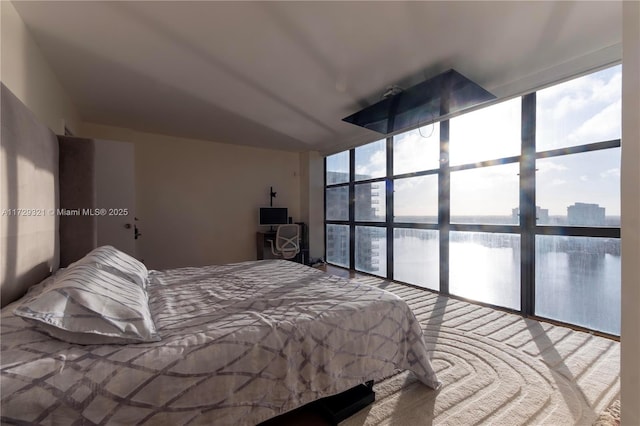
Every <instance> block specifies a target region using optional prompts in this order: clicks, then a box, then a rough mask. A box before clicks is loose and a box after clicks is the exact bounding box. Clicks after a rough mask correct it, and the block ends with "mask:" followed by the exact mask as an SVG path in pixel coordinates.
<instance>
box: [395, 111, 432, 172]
mask: <svg viewBox="0 0 640 426" xmlns="http://www.w3.org/2000/svg"><path fill="white" fill-rule="evenodd" d="M439 158H440V123H433V124H430V125H429V126H425V127H421V128H419V129H415V130H412V131H410V132H407V133H403V134H401V135H397V136H394V138H393V174H394V175H401V174H404V173H413V172H420V171H424V170H431V169H437V168H439V167H440V161H439Z"/></svg>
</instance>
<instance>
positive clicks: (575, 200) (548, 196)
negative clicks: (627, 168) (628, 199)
mask: <svg viewBox="0 0 640 426" xmlns="http://www.w3.org/2000/svg"><path fill="white" fill-rule="evenodd" d="M536 169H537V170H538V171H537V172H536V203H537V204H538V206H540V208H541V209H542V210H541V212H540V213H541V214H540V215H539V216H538V225H569V226H620V148H613V149H605V150H600V151H592V152H584V153H580V154H571V155H563V156H560V157H551V158H544V159H539V160H537V161H536Z"/></svg>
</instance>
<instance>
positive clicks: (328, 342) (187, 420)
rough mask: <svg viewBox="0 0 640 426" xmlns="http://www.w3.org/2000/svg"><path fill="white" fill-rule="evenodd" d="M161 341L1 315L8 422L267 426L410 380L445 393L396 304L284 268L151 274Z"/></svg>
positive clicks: (7, 312)
mask: <svg viewBox="0 0 640 426" xmlns="http://www.w3.org/2000/svg"><path fill="white" fill-rule="evenodd" d="M148 292H149V304H150V308H151V312H152V314H153V318H154V321H155V323H156V326H157V330H158V333H159V334H160V336H161V337H162V340H161V341H160V342H153V343H142V344H128V345H88V346H83V345H76V344H70V343H66V342H63V341H60V340H56V339H53V338H51V337H48V336H47V335H45V334H43V333H41V332H40V331H38V330H37V329H36V328H34V327H33V326H31V325H29V324H28V323H26V322H25V321H23V320H22V319H21V318H19V317H17V316H15V315H14V314H13V307H12V305H9V306H7V307H5V308H4V309H3V310H2V317H1V319H2V335H1V339H2V340H1V342H2V353H1V382H0V383H1V391H2V401H1V404H2V406H1V408H2V420H3V422H9V423H14V422H15V423H19V422H29V423H35V424H38V423H40V424H94V423H95V424H145V425H147V424H172V425H182V424H216V425H225V424H229V425H241V424H247V425H249V424H256V423H258V422H260V421H263V420H266V419H268V418H271V417H273V416H276V415H278V414H281V413H284V412H286V411H289V410H291V409H294V408H296V407H298V406H301V405H303V404H306V403H308V402H311V401H313V400H316V399H318V398H321V397H324V396H328V395H332V394H335V393H339V392H341V391H344V390H346V389H348V388H351V387H353V386H355V385H357V384H359V383H362V382H364V381H366V380H370V379H378V378H383V377H386V376H389V375H390V374H392V373H393V372H394V371H396V370H398V369H408V370H410V371H412V372H413V373H414V374H415V375H416V377H417V378H418V379H419V380H420V381H422V382H423V383H424V384H426V385H427V386H430V387H432V388H437V387H438V385H439V382H438V380H437V378H436V376H435V373H434V372H433V370H432V368H431V364H430V361H429V358H428V352H427V347H426V345H425V342H424V341H423V336H422V330H421V328H420V325H419V323H418V322H417V320H416V318H415V316H414V315H413V313H412V312H411V310H410V309H409V307H408V306H407V305H406V303H405V302H404V301H402V300H401V299H400V298H399V297H397V296H395V295H393V294H391V293H389V292H386V291H384V290H381V289H378V288H374V287H371V286H368V285H365V284H360V283H357V282H352V281H349V280H346V279H343V278H339V277H335V276H331V275H328V274H325V273H323V272H321V271H318V270H316V269H312V268H309V267H306V266H303V265H300V264H297V263H293V262H288V261H283V260H265V261H257V262H244V263H237V264H230V265H221V266H208V267H202V268H181V269H173V270H168V271H162V272H158V271H153V272H152V273H151V282H150V284H149V287H148Z"/></svg>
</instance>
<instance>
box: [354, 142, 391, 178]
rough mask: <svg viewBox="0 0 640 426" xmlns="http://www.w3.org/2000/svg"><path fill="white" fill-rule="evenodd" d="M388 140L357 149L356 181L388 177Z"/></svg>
mask: <svg viewBox="0 0 640 426" xmlns="http://www.w3.org/2000/svg"><path fill="white" fill-rule="evenodd" d="M386 144H387V141H386V139H382V140H379V141H377V142H372V143H370V144H367V145H364V146H359V147H358V148H356V180H366V179H374V178H378V177H385V176H386V175H387V154H386V152H387V151H386Z"/></svg>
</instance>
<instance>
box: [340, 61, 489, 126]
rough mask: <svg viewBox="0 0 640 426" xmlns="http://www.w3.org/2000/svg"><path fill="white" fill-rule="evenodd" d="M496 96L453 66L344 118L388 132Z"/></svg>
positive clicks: (420, 124) (443, 116) (450, 112)
mask: <svg viewBox="0 0 640 426" xmlns="http://www.w3.org/2000/svg"><path fill="white" fill-rule="evenodd" d="M495 98H496V97H495V96H494V95H492V94H491V93H489V92H488V91H486V90H485V89H483V88H482V87H480V86H479V85H478V84H476V83H474V82H473V81H471V80H469V79H468V78H467V77H465V76H463V75H462V74H460V73H459V72H457V71H455V70H453V69H450V70H448V71H445V72H443V73H442V74H439V75H437V76H435V77H433V78H430V79H429V80H426V81H423V82H422V83H418V84H416V85H415V86H412V87H410V88H408V89H406V90H404V91H401V92H400V93H395V94H391V95H390V96H386V97H385V98H384V99H383V100H381V101H380V102H377V103H375V104H373V105H371V106H368V107H366V108H364V109H363V110H361V111H358V112H356V113H355V114H352V115H350V116H348V117H345V118H343V119H342V121H346V122H348V123H351V124H355V125H356V126H361V127H364V128H365V129H369V130H374V131H376V132H379V133H382V134H385V135H388V134H391V133H397V132H400V131H403V130H409V129H414V128H417V127H421V126H425V125H427V124H431V123H434V122H437V121H441V120H443V119H445V118H446V117H447V116H450V115H452V114H457V113H460V112H461V111H463V110H466V109H468V108H471V107H474V106H477V105H479V104H482V103H485V102H488V101H491V100H493V99H495Z"/></svg>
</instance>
